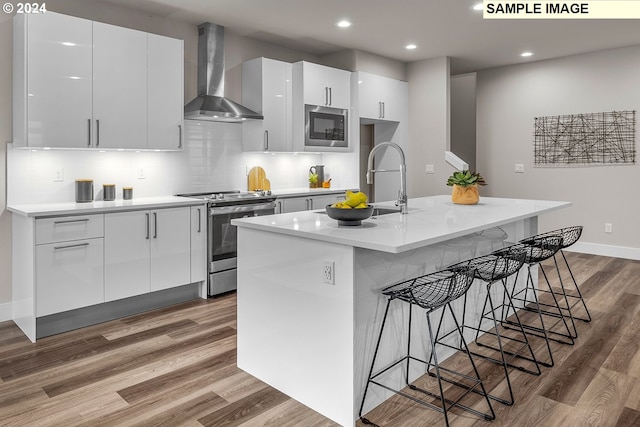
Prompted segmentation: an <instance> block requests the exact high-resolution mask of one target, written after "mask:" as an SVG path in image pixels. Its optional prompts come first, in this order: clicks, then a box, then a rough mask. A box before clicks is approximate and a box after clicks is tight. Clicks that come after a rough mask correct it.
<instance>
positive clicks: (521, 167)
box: [516, 163, 524, 173]
mask: <svg viewBox="0 0 640 427" xmlns="http://www.w3.org/2000/svg"><path fill="white" fill-rule="evenodd" d="M516 173H524V165H523V164H522V163H516Z"/></svg>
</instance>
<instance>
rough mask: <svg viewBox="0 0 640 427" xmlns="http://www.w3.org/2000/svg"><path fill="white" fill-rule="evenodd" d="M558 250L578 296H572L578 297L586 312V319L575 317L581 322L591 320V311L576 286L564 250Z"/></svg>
mask: <svg viewBox="0 0 640 427" xmlns="http://www.w3.org/2000/svg"><path fill="white" fill-rule="evenodd" d="M559 252H560V254H561V255H562V259H563V260H564V263H565V265H566V266H567V270H568V271H569V275H571V280H572V281H573V285H574V287H575V289H576V292H577V293H578V296H577V297H573V298H578V299H579V300H580V302H582V306H583V307H584V311H585V313H586V314H587V318H586V319H585V318H580V317H576V319H578V320H582V321H583V322H591V313H589V309H587V304H586V303H585V302H584V298H583V296H582V292H580V288H579V287H578V282H577V281H576V278H575V276H574V275H573V271H571V267H569V261H567V257H566V256H565V255H564V251H563V250H560V251H559ZM554 259H555V258H554ZM556 268H557V263H556ZM558 275H560V271H559V270H558Z"/></svg>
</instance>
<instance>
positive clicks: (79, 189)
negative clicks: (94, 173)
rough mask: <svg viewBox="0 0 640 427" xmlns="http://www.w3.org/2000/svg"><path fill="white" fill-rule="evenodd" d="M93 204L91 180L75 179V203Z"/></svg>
mask: <svg viewBox="0 0 640 427" xmlns="http://www.w3.org/2000/svg"><path fill="white" fill-rule="evenodd" d="M87 202H93V180H92V179H76V203H87Z"/></svg>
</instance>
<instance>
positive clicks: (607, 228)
mask: <svg viewBox="0 0 640 427" xmlns="http://www.w3.org/2000/svg"><path fill="white" fill-rule="evenodd" d="M604 232H605V233H613V224H611V223H610V222H605V223H604Z"/></svg>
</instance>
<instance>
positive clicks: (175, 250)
mask: <svg viewBox="0 0 640 427" xmlns="http://www.w3.org/2000/svg"><path fill="white" fill-rule="evenodd" d="M151 220H152V221H151V222H152V224H153V230H152V235H151V291H159V290H161V289H167V288H173V287H175V286H180V285H186V284H188V283H191V225H190V224H191V209H190V208H175V209H161V210H156V211H152V212H151Z"/></svg>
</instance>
